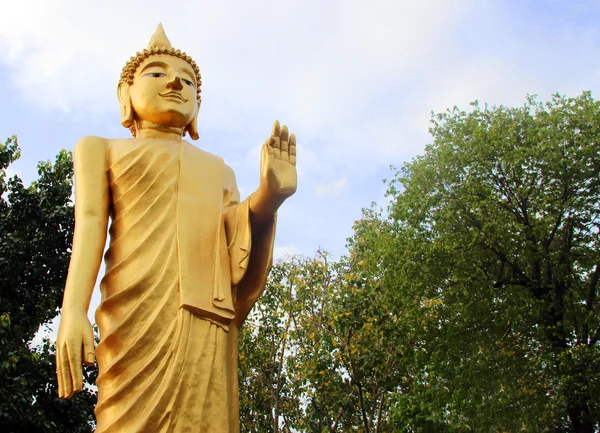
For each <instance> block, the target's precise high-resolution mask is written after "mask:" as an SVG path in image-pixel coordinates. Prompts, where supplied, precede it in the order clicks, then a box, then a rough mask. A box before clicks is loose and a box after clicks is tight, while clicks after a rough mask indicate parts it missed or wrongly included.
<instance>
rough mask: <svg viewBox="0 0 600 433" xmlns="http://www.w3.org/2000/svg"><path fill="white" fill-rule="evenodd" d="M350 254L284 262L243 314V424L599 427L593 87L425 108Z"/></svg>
mask: <svg viewBox="0 0 600 433" xmlns="http://www.w3.org/2000/svg"><path fill="white" fill-rule="evenodd" d="M432 124H433V126H432V128H431V134H432V136H433V143H432V144H431V145H430V146H428V147H427V148H426V150H425V152H424V154H423V155H422V156H419V157H417V158H415V159H414V160H413V161H411V162H409V163H407V164H405V165H404V166H403V167H402V168H401V169H399V170H396V171H395V175H394V178H393V179H392V180H391V181H389V182H388V196H387V197H388V199H389V207H388V208H387V210H386V211H383V210H381V209H378V208H377V207H372V208H371V209H367V210H365V211H364V214H363V217H362V219H361V220H359V221H358V222H357V223H356V225H355V228H354V229H355V232H354V235H353V237H352V238H351V239H350V240H349V244H348V256H347V257H343V258H342V259H341V260H339V261H337V262H331V261H330V260H328V257H327V256H326V255H324V254H318V255H317V256H316V257H315V258H311V259H306V258H292V259H289V260H286V261H283V262H280V263H279V264H277V265H276V266H275V268H274V271H273V273H272V275H271V278H270V280H269V283H268V286H267V290H266V291H265V295H264V296H263V298H261V300H260V301H259V305H258V308H257V309H256V310H255V312H254V313H253V315H252V316H251V318H250V320H249V321H248V323H247V324H246V325H245V327H244V328H243V330H242V334H241V347H240V397H241V401H240V404H241V412H242V423H241V424H242V426H243V427H242V428H243V429H245V430H244V431H248V432H249V431H256V432H278V431H282V432H292V431H294V432H296V431H297V432H319V433H321V432H352V431H354V432H388V431H390V432H391V431H393V432H426V433H428V432H473V431H476V432H585V433H591V432H594V431H598V429H599V428H600V426H599V423H600V399H598V397H597V396H598V395H600V374H599V370H600V341H599V339H600V299H599V296H598V280H599V277H600V248H599V247H600V245H599V232H600V227H599V224H600V218H599V213H600V176H599V175H598V173H600V144H599V143H600V140H599V138H600V104H599V103H598V102H596V101H595V100H593V98H592V97H591V95H590V94H589V93H584V94H582V95H581V96H579V97H576V98H565V97H562V96H559V95H556V96H554V97H553V98H552V99H551V100H550V101H549V102H547V103H541V102H538V101H537V100H536V99H535V98H533V97H531V98H528V100H527V102H526V103H525V104H524V105H523V106H522V107H518V108H509V107H503V106H500V107H492V108H490V107H487V106H484V107H481V106H479V105H478V104H477V103H475V104H474V105H473V107H472V110H470V111H462V110H459V109H458V108H455V109H453V110H449V111H447V112H445V113H441V114H436V115H433V118H432Z"/></svg>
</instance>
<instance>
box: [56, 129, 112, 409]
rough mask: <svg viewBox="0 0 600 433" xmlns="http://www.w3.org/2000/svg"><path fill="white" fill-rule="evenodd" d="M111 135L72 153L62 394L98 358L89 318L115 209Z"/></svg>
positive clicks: (77, 386) (74, 388)
mask: <svg viewBox="0 0 600 433" xmlns="http://www.w3.org/2000/svg"><path fill="white" fill-rule="evenodd" d="M106 146H107V144H106V140H104V139H102V138H100V137H84V138H82V139H81V140H80V141H79V142H78V143H77V144H76V145H75V151H74V154H73V164H74V169H75V233H74V236H73V249H72V254H71V263H70V265H69V273H68V276H67V283H66V286H65V293H64V298H63V305H62V314H61V319H60V326H59V330H58V337H57V344H56V370H57V376H58V395H59V397H60V398H70V397H71V396H72V395H73V393H74V392H79V391H81V389H82V387H83V377H82V375H83V373H82V367H81V364H82V361H83V362H85V363H86V364H93V362H94V335H93V331H92V326H91V324H90V322H89V319H88V318H87V312H88V309H89V305H90V300H91V297H92V291H93V290H94V285H95V283H96V277H97V276H98V270H99V268H100V263H101V261H102V253H103V251H104V245H105V242H106V229H107V226H108V217H109V210H110V203H109V197H110V194H109V188H108V178H107V170H106V168H107V161H106V154H107V148H106Z"/></svg>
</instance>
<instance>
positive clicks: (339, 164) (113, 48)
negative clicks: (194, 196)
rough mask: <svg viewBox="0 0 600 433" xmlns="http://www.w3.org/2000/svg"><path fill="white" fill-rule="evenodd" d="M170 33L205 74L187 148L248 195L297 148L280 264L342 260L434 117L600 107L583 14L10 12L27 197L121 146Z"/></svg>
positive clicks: (224, 0) (599, 84)
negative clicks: (268, 165)
mask: <svg viewBox="0 0 600 433" xmlns="http://www.w3.org/2000/svg"><path fill="white" fill-rule="evenodd" d="M159 22H162V23H163V25H164V28H165V30H166V33H167V35H168V36H169V38H170V40H171V42H172V44H173V46H175V47H176V48H180V49H182V50H183V51H186V52H187V53H188V54H190V55H191V56H192V57H193V58H194V59H195V60H196V62H197V63H198V65H199V66H200V69H201V72H202V75H203V92H202V95H203V103H202V108H201V113H200V118H199V129H200V140H199V141H197V142H195V143H194V144H196V145H197V146H199V147H201V148H203V149H205V150H208V151H210V152H213V153H216V154H218V155H220V156H222V157H223V158H225V160H226V162H227V163H228V164H229V165H231V166H232V167H233V169H234V171H235V172H236V174H237V179H238V186H239V187H240V190H241V192H242V195H243V196H245V195H248V194H249V193H251V192H252V191H253V190H254V189H255V188H256V186H257V184H258V169H259V150H260V145H261V144H262V143H263V142H264V140H265V139H266V138H267V137H268V135H269V133H270V130H271V125H272V123H273V121H274V120H275V119H279V120H281V121H282V122H283V123H286V124H287V125H288V126H289V127H290V130H291V131H292V132H295V133H296V135H297V137H298V169H299V189H298V192H297V194H296V195H295V196H294V197H293V198H291V199H290V200H289V201H288V202H287V203H285V205H284V207H283V208H282V209H281V212H280V215H279V226H278V234H277V240H276V254H277V255H278V256H281V255H283V254H285V253H304V254H312V253H313V252H314V251H315V250H316V249H317V248H319V247H320V248H324V249H326V250H329V251H330V252H332V253H333V254H334V255H335V256H339V255H340V254H343V253H344V251H345V243H346V238H347V237H348V236H350V235H351V234H352V224H353V222H354V221H355V220H356V219H357V218H359V217H360V211H361V208H362V207H365V206H368V205H369V204H370V203H371V202H372V201H378V202H382V201H383V193H384V191H385V186H384V184H383V183H382V179H383V178H385V177H389V176H390V171H389V166H390V165H394V166H401V165H402V164H403V163H404V162H406V161H408V160H410V159H411V158H412V157H414V156H416V155H417V154H419V153H420V152H422V151H423V149H424V147H425V145H426V144H427V143H429V142H430V136H429V135H428V127H429V118H430V112H431V111H432V110H433V111H442V110H445V109H446V108H449V107H452V106H454V105H457V106H459V107H461V108H465V109H466V108H468V104H469V102H471V101H473V100H476V99H477V100H479V101H481V102H487V103H489V104H491V105H494V104H504V105H521V104H522V103H523V102H524V101H525V96H526V94H538V95H539V96H540V98H541V99H548V98H549V96H550V94H552V93H555V92H560V93H563V94H566V95H568V96H575V95H577V94H580V93H581V91H583V90H591V91H592V93H593V95H594V96H595V97H596V98H598V97H599V94H600V26H599V25H598V23H600V2H599V1H592V0H589V1H579V0H547V1H528V0H520V1H519V0H512V1H500V0H497V1H487V0H420V1H401V0H395V1H394V0H388V1H380V0H369V1H355V0H344V1H342V0H331V1H327V0H320V1H314V0H301V1H279V2H275V1H264V0H259V1H246V2H242V1H233V0H221V1H218V2H217V1H212V2H210V1H198V0H196V1H178V2H177V1H174V2H173V3H171V4H167V2H164V1H156V0H146V1H138V0H131V1H128V2H123V1H118V2H117V1H109V0H105V1H102V2H98V1H95V2H90V1H85V0H77V1H75V0H54V1H52V2H48V1H34V0H21V1H18V2H16V1H3V2H1V3H0V95H1V96H0V101H1V103H0V139H2V140H4V139H5V138H6V137H8V136H10V135H12V134H13V133H14V134H17V135H18V137H19V142H20V145H21V148H22V155H23V156H22V158H21V160H20V161H19V162H18V163H16V164H15V165H14V166H13V171H15V172H17V173H18V174H19V175H21V176H22V177H23V178H24V179H25V180H26V181H31V180H33V179H34V178H35V176H36V172H35V164H36V162H37V161H39V160H47V159H53V158H54V155H56V154H57V153H58V151H59V150H60V149H62V148H66V149H72V148H73V145H74V143H75V142H76V141H77V140H78V139H79V138H80V137H82V136H84V135H100V136H105V137H127V136H128V131H127V130H126V129H124V128H123V127H121V125H120V124H119V113H118V104H117V99H116V85H117V81H118V77H119V74H120V71H121V68H122V67H123V65H124V64H125V62H126V61H127V59H128V58H129V57H130V56H131V55H133V54H135V52H136V51H138V50H141V49H143V48H144V47H145V46H146V45H147V43H148V40H149V38H150V36H151V35H152V33H153V32H154V30H155V28H156V26H157V24H158V23H159Z"/></svg>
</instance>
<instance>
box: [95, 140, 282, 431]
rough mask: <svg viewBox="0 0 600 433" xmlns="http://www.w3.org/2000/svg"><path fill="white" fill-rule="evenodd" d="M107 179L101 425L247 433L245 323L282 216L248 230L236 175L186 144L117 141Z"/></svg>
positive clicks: (100, 316) (99, 317)
mask: <svg viewBox="0 0 600 433" xmlns="http://www.w3.org/2000/svg"><path fill="white" fill-rule="evenodd" d="M107 176H108V184H109V189H110V196H111V219H112V221H111V225H110V236H111V239H110V245H109V249H108V251H107V252H106V255H105V261H106V274H105V276H104V278H103V279H102V282H101V285H100V288H101V292H102V301H101V304H100V306H99V307H98V309H97V311H96V322H97V324H98V327H99V329H100V343H99V344H98V346H97V348H96V357H97V360H98V367H99V376H98V379H97V385H98V404H97V406H96V410H95V412H96V418H97V430H96V432H98V433H113V432H126V433H134V432H173V433H183V432H192V431H193V432H210V433H221V432H223V433H235V432H238V431H239V413H238V412H239V411H238V391H237V387H238V384H237V336H238V329H239V327H240V326H241V324H242V322H243V320H244V319H245V317H246V316H247V314H248V313H249V311H250V309H251V308H252V305H253V304H254V302H256V300H257V299H258V296H259V295H260V293H261V292H262V290H264V286H265V282H266V277H267V274H268V272H269V270H270V267H271V264H272V250H273V240H274V234H275V218H273V219H272V221H267V222H266V223H263V224H262V225H261V226H259V227H258V228H257V226H256V225H255V224H253V225H251V223H250V213H249V208H248V201H247V200H246V201H244V202H242V203H239V192H238V190H237V187H236V183H235V177H234V174H233V171H232V170H231V169H230V168H229V167H227V166H226V165H225V164H224V162H223V160H222V159H221V158H219V157H217V156H214V155H212V154H210V153H207V152H204V151H202V150H200V149H198V148H196V147H194V146H192V145H191V144H189V143H187V142H185V141H181V142H179V143H178V142H175V141H168V140H167V141H165V140H159V139H154V140H142V139H129V140H112V141H110V142H109V143H108V147H107ZM252 228H253V229H252Z"/></svg>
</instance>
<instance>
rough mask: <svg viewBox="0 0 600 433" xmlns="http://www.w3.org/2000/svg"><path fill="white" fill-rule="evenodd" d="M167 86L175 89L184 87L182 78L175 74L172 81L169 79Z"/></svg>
mask: <svg viewBox="0 0 600 433" xmlns="http://www.w3.org/2000/svg"><path fill="white" fill-rule="evenodd" d="M167 88H168V89H173V90H181V89H183V84H181V79H180V78H179V77H177V76H175V78H173V79H172V80H171V81H169V82H168V83H167Z"/></svg>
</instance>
